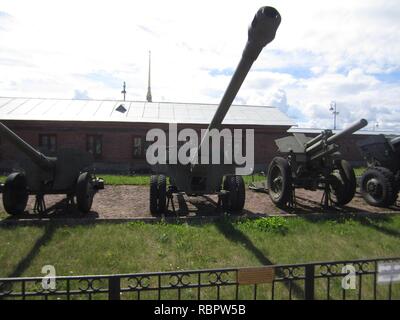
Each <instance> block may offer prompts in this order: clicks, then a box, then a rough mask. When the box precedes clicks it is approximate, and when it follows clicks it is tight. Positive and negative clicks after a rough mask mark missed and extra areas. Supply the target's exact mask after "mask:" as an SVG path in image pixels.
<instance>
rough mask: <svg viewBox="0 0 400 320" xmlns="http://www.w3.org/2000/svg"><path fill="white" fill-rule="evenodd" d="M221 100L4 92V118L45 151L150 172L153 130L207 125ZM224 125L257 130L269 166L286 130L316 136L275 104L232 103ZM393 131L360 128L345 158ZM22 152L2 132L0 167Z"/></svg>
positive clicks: (259, 151) (261, 156)
mask: <svg viewBox="0 0 400 320" xmlns="http://www.w3.org/2000/svg"><path fill="white" fill-rule="evenodd" d="M216 108H217V105H214V104H197V103H192V104H189V103H170V102H136V101H111V100H61V99H36V98H2V97H0V121H2V122H4V123H5V124H6V125H7V126H8V127H9V128H10V129H12V130H13V131H15V132H16V133H17V134H18V135H19V136H21V137H22V138H23V139H24V140H25V141H27V142H28V143H29V144H31V145H32V146H34V147H35V148H38V149H40V150H41V151H42V152H43V153H45V154H49V155H51V154H56V153H57V150H58V149H60V148H77V149H81V150H87V151H89V152H91V153H92V154H93V155H94V157H95V161H96V162H95V167H96V169H97V170H98V171H99V172H119V173H132V172H140V171H148V170H149V168H150V167H149V165H148V164H147V162H146V159H145V151H146V146H147V145H148V142H146V141H145V137H146V133H147V131H148V130H149V129H152V128H160V129H163V130H165V131H166V132H167V131H168V126H169V124H170V123H177V124H178V130H180V129H183V128H193V129H195V130H196V131H198V132H200V129H203V128H204V129H205V128H207V125H208V123H209V122H210V120H211V119H212V117H213V115H214V113H215V110H216ZM223 124H224V127H226V128H242V129H249V128H253V129H254V130H255V137H254V138H255V141H254V143H255V168H256V170H257V171H259V170H266V167H267V165H268V163H269V162H270V161H271V159H272V158H273V157H274V156H275V155H276V151H277V147H276V145H275V143H274V140H275V139H277V138H281V137H284V136H287V135H288V132H302V133H305V134H306V135H309V136H315V135H317V134H318V133H320V132H321V130H318V129H301V128H296V127H292V126H293V125H294V122H293V121H292V120H291V119H289V118H288V117H287V116H286V115H285V114H284V113H282V112H281V111H280V110H279V109H277V108H275V107H269V106H243V105H233V106H232V107H231V109H230V110H229V112H228V114H227V116H226V118H225V120H224V122H223ZM381 133H383V134H386V135H396V134H395V133H389V132H375V131H358V132H357V133H355V134H353V135H352V136H351V137H350V138H348V139H346V140H345V141H343V142H342V145H341V149H340V150H341V152H342V153H343V155H344V158H345V159H348V160H350V161H351V162H352V163H353V164H355V165H362V164H363V161H362V157H361V155H360V153H359V151H358V148H357V147H356V142H357V141H359V140H361V139H365V138H366V137H367V136H368V135H375V134H381ZM20 156H21V154H20V153H19V152H18V151H17V150H16V149H15V148H14V147H13V146H11V145H10V144H9V143H8V142H7V141H6V140H5V139H3V138H1V137H0V171H2V172H6V171H10V170H11V169H12V168H14V167H15V165H16V163H17V160H18V158H19V157H20Z"/></svg>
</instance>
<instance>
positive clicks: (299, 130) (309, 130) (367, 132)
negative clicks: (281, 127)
mask: <svg viewBox="0 0 400 320" xmlns="http://www.w3.org/2000/svg"><path fill="white" fill-rule="evenodd" d="M322 130H324V129H315V128H298V127H292V128H290V129H289V130H288V131H287V132H290V133H304V134H307V133H311V134H313V133H315V134H319V133H321V131H322ZM341 131H342V130H341V129H340V130H332V132H333V133H338V132H341ZM353 134H360V135H379V134H384V135H385V136H400V132H396V131H382V130H379V131H378V130H376V131H374V130H365V129H364V130H358V131H356V132H354V133H353Z"/></svg>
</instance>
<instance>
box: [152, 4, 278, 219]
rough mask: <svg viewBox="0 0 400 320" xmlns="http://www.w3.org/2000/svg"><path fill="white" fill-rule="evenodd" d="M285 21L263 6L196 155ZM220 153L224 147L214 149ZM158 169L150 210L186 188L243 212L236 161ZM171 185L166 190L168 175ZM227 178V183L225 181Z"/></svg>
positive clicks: (160, 207)
mask: <svg viewBox="0 0 400 320" xmlns="http://www.w3.org/2000/svg"><path fill="white" fill-rule="evenodd" d="M280 22H281V17H280V15H279V12H278V11H277V10H276V9H274V8H272V7H262V8H260V9H259V10H258V11H257V13H256V15H255V17H254V19H253V21H252V23H251V25H250V27H249V29H248V40H247V43H246V46H245V48H244V51H243V53H242V57H241V59H240V62H239V64H238V66H237V68H236V70H235V72H234V74H233V76H232V79H231V81H230V83H229V85H228V88H227V89H226V91H225V93H224V95H223V97H222V99H221V102H220V104H219V106H218V108H217V110H216V112H215V114H214V117H213V118H212V120H211V122H210V124H209V126H208V129H207V131H206V133H205V135H204V136H203V139H202V141H201V143H200V145H199V146H198V147H196V149H195V157H197V156H198V155H199V154H200V153H201V152H207V153H208V151H209V150H204V149H205V148H204V146H205V142H206V141H207V139H209V137H210V132H211V131H212V130H213V129H219V128H220V126H221V124H222V121H223V120H224V118H225V116H226V114H227V112H228V110H229V108H230V107H231V105H232V102H233V100H234V98H235V97H236V94H237V92H238V91H239V89H240V87H241V85H242V83H243V81H244V79H245V77H246V75H247V74H248V72H249V70H250V68H251V66H252V64H253V62H254V61H255V60H256V59H257V57H258V55H259V54H260V52H261V51H262V49H263V48H264V47H265V46H266V45H267V44H268V43H269V42H271V41H272V40H273V39H274V38H275V34H276V31H277V29H278V27H279V24H280ZM211 151H214V152H220V150H211ZM156 171H158V172H159V173H161V174H158V175H153V176H151V180H150V211H151V212H152V213H153V214H157V213H160V212H163V211H164V210H165V208H166V197H168V199H170V197H171V195H172V192H177V191H183V192H185V193H186V194H189V195H200V194H211V193H218V195H219V196H220V197H219V203H220V202H222V204H223V206H224V208H225V209H226V210H228V211H240V210H242V209H243V206H244V202H245V188H244V182H243V178H242V177H241V176H238V175H236V174H235V165H232V164H203V163H202V164H197V163H193V161H192V162H191V163H189V164H180V163H178V164H169V163H167V165H164V166H158V167H157V169H156ZM167 176H168V177H169V178H170V179H169V180H170V186H169V188H168V190H167V189H166V180H167V179H166V177H167ZM222 180H224V182H222Z"/></svg>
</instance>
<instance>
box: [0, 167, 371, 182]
mask: <svg viewBox="0 0 400 320" xmlns="http://www.w3.org/2000/svg"><path fill="white" fill-rule="evenodd" d="M354 171H355V173H356V176H361V175H362V173H363V172H364V171H365V168H364V167H360V168H355V169H354ZM98 176H99V177H101V178H103V179H104V181H105V184H106V185H114V186H116V185H140V186H143V185H144V186H146V185H149V183H150V175H134V176H127V175H110V174H98ZM5 179H6V177H5V176H0V183H4V181H5ZM243 179H244V182H245V184H246V185H249V184H250V183H251V182H252V181H253V179H254V181H255V182H259V181H263V180H265V176H263V175H261V174H255V175H254V177H252V176H243Z"/></svg>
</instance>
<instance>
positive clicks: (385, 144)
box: [357, 134, 400, 207]
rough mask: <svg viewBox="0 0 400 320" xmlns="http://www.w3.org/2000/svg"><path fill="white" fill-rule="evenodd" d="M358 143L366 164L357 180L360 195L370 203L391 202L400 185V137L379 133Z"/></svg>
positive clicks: (394, 199) (387, 204) (380, 205)
mask: <svg viewBox="0 0 400 320" xmlns="http://www.w3.org/2000/svg"><path fill="white" fill-rule="evenodd" d="M357 145H358V147H359V149H360V151H361V153H362V154H363V156H364V159H365V160H366V162H367V166H368V168H367V170H366V171H365V172H364V173H363V175H362V176H361V180H360V192H361V195H362V196H363V198H364V199H365V201H366V202H367V203H369V204H370V205H372V206H376V207H388V206H391V205H393V204H394V203H395V202H396V200H397V194H398V192H399V188H400V137H395V138H389V137H385V136H384V135H383V134H380V135H377V136H372V137H369V138H367V139H365V140H363V141H360V142H358V144H357Z"/></svg>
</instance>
